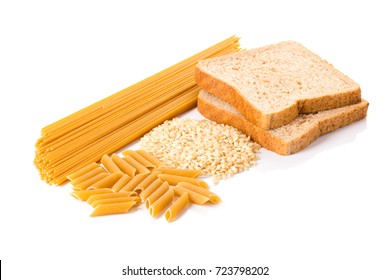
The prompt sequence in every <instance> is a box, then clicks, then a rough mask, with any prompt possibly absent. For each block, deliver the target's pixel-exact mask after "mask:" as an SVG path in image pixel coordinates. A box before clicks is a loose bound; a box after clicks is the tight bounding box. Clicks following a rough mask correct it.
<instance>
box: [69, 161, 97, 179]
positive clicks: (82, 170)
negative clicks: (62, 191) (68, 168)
mask: <svg viewBox="0 0 390 280" xmlns="http://www.w3.org/2000/svg"><path fill="white" fill-rule="evenodd" d="M99 166H100V165H99V164H97V163H96V162H93V163H91V164H88V165H86V166H84V167H83V168H80V169H79V170H77V171H75V172H73V173H72V174H69V175H68V176H66V178H67V179H68V180H71V181H72V180H74V179H76V178H77V177H80V176H81V175H83V174H85V173H87V172H88V171H91V170H92V169H94V168H95V167H99Z"/></svg>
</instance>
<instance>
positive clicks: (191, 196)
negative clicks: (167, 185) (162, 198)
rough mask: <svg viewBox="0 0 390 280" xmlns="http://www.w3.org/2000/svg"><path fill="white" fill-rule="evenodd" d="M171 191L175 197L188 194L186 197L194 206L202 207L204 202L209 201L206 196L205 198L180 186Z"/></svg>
mask: <svg viewBox="0 0 390 280" xmlns="http://www.w3.org/2000/svg"><path fill="white" fill-rule="evenodd" d="M173 191H174V193H175V195H176V196H181V195H183V194H184V193H188V197H189V199H190V201H191V202H192V203H194V204H198V205H203V204H205V203H206V202H209V201H210V198H209V197H208V196H205V195H203V194H200V193H197V192H194V191H192V190H189V189H186V188H183V187H180V186H175V187H173Z"/></svg>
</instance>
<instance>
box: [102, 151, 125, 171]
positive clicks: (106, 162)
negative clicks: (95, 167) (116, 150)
mask: <svg viewBox="0 0 390 280" xmlns="http://www.w3.org/2000/svg"><path fill="white" fill-rule="evenodd" d="M100 162H101V164H102V165H103V166H104V167H105V168H106V169H107V171H108V172H110V173H116V172H121V173H122V170H121V169H120V168H119V167H118V166H117V165H116V164H115V162H114V161H113V160H112V159H111V158H110V157H109V156H108V155H104V156H103V157H102V159H101V160H100Z"/></svg>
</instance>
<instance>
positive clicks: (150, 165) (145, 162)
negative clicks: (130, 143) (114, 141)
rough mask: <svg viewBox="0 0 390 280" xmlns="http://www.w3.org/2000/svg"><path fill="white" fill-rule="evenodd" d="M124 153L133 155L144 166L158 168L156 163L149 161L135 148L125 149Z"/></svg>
mask: <svg viewBox="0 0 390 280" xmlns="http://www.w3.org/2000/svg"><path fill="white" fill-rule="evenodd" d="M122 155H124V156H131V157H132V158H133V159H135V160H136V161H138V162H139V163H141V164H142V165H143V166H145V167H146V168H147V169H149V170H153V169H154V168H156V165H154V164H153V163H151V162H150V161H148V160H147V159H146V158H144V157H143V156H141V155H140V154H138V153H137V152H136V151H133V150H125V151H123V152H122Z"/></svg>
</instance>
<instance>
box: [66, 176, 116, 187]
mask: <svg viewBox="0 0 390 280" xmlns="http://www.w3.org/2000/svg"><path fill="white" fill-rule="evenodd" d="M109 175H110V174H109V173H100V174H98V175H96V176H95V177H92V178H90V179H88V180H86V181H83V182H81V183H79V184H73V190H86V189H87V188H89V187H90V186H92V184H94V183H96V182H97V181H100V180H102V179H103V178H106V177H108V176H109Z"/></svg>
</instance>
